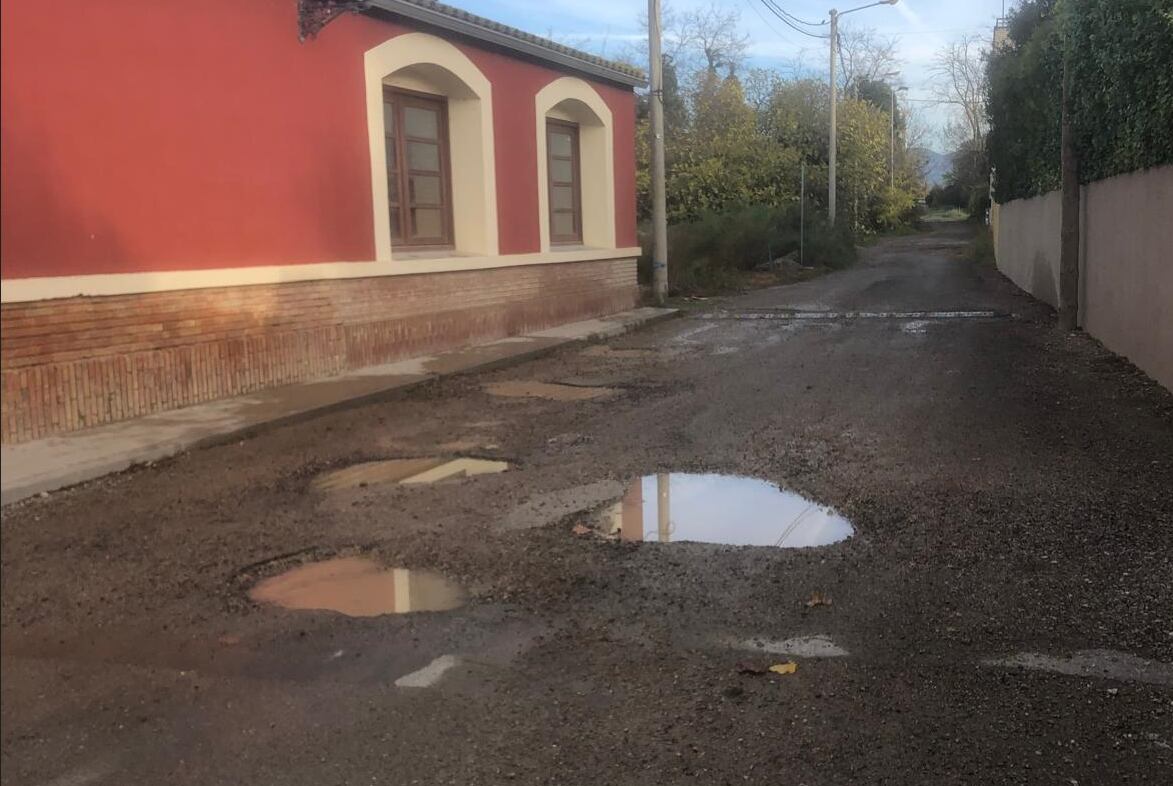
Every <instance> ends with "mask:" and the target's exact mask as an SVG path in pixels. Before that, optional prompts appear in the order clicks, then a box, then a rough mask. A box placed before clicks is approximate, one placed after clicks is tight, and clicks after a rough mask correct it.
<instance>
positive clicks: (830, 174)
mask: <svg viewBox="0 0 1173 786" xmlns="http://www.w3.org/2000/svg"><path fill="white" fill-rule="evenodd" d="M898 2H900V0H876V2H874V3H868V4H867V5H861V6H859V7H858V8H851V9H848V10H847V11H844V12H842V13H840V12H839V11H836V10H835V9H834V8H832V9H831V13H830V16H831V35H830V36H829V38H830V39H831V143H830V145H829V146H828V147H829V148H830V149H829V150H828V156H827V220H828V222H829V223H830V224H831V225H832V226H834V225H835V190H836V183H835V170H836V164H837V163H838V161H837V159H838V157H839V151H838V150H837V149H836V148H837V147H838V139H839V138H838V135H837V134H836V128H835V125H836V122H837V120H838V117H837V109H838V107H837V106H836V105H837V104H838V103H839V86H838V85H837V84H835V53H836V50H837V49H838V47H839V17H841V16H845V15H846V14H854V13H855V12H856V11H862V10H864V9H865V8H875V7H876V6H878V5H896V4H897V3H898Z"/></svg>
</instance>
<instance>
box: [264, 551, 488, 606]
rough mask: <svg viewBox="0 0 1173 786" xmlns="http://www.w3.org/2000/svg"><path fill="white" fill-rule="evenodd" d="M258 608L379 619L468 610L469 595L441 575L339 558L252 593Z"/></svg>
mask: <svg viewBox="0 0 1173 786" xmlns="http://www.w3.org/2000/svg"><path fill="white" fill-rule="evenodd" d="M249 597H250V598H252V599H253V600H254V601H256V602H258V603H270V604H273V605H277V606H281V607H283V608H287V609H302V610H321V611H337V612H339V613H341V614H345V615H347V616H349V617H377V616H379V615H382V614H408V613H410V612H414V611H448V610H450V609H454V608H457V607H458V606H462V605H463V604H464V602H465V600H466V596H465V592H464V590H463V589H462V588H461V587H460V586H459V585H458V584H454V583H453V582H451V581H449V580H448V579H446V578H445V577H444V576H442V575H441V574H439V573H434V572H432V571H426V570H407V569H404V568H390V569H387V568H384V567H382V566H381V565H379V564H377V563H375V562H373V561H371V560H369V559H364V558H362V557H339V558H337V559H330V560H326V561H324V562H314V563H310V564H308V565H301V566H299V567H296V568H293V569H292V570H288V571H286V572H285V573H281V574H279V575H277V576H273V577H271V578H267V579H265V580H264V581H261V582H260V583H258V584H257V585H256V586H255V587H253V588H252V590H251V591H250V592H249Z"/></svg>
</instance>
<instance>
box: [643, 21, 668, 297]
mask: <svg viewBox="0 0 1173 786" xmlns="http://www.w3.org/2000/svg"><path fill="white" fill-rule="evenodd" d="M648 52H649V53H650V55H651V63H650V65H651V68H650V69H649V70H650V74H651V82H652V83H651V86H650V89H651V93H650V94H649V95H648V101H649V103H650V106H651V110H652V292H653V295H654V296H655V299H656V303H657V304H659V305H663V304H664V301H665V299H667V297H668V201H667V196H666V194H665V185H664V179H665V172H664V60H663V58H662V56H661V54H660V0H648Z"/></svg>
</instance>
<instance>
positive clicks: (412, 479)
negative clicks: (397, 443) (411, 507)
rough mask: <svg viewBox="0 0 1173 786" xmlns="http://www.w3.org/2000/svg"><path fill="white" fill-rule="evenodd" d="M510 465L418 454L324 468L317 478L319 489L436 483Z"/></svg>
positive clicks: (476, 459) (489, 472)
mask: <svg viewBox="0 0 1173 786" xmlns="http://www.w3.org/2000/svg"><path fill="white" fill-rule="evenodd" d="M507 469H509V462H507V461H493V460H490V459H479V458H455V459H449V458H415V459H388V460H386V461H365V462H363V463H361V464H354V465H352V466H349V467H344V468H342V469H335V470H331V471H329V472H325V473H323V474H321V475H319V476H318V477H317V478H315V479H314V482H313V484H312V486H313V488H314V489H316V490H317V491H338V490H340V489H350V488H357V487H359V486H375V485H382V484H387V483H399V484H409V485H410V484H415V483H436V482H437V481H441V480H450V479H452V478H466V477H472V476H474V475H492V474H496V473H498V472H504V471H505V470H507Z"/></svg>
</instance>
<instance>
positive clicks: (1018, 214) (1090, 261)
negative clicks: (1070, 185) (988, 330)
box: [994, 166, 1173, 390]
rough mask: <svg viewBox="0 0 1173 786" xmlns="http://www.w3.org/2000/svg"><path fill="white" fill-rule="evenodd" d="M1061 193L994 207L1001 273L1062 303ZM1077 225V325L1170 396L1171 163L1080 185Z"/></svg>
mask: <svg viewBox="0 0 1173 786" xmlns="http://www.w3.org/2000/svg"><path fill="white" fill-rule="evenodd" d="M1060 201H1061V199H1060V194H1059V192H1058V191H1052V192H1051V193H1049V194H1045V195H1043V196H1040V197H1035V198H1033V199H1020V200H1015V201H1013V202H1008V203H1006V204H1004V205H999V206H998V207H997V210H996V220H995V222H994V250H995V254H996V255H997V260H998V269H999V270H1001V271H1002V272H1003V273H1004V274H1005V275H1006V276H1007V277H1008V278H1009V279H1010V280H1011V281H1013V282H1014V283H1015V284H1017V285H1018V286H1019V287H1021V288H1022V289H1024V290H1026V291H1027V292H1029V293H1030V294H1031V295H1033V296H1034V297H1036V298H1038V299H1039V300H1042V301H1044V302H1046V303H1049V304H1051V305H1052V306H1058V305H1059V297H1058V292H1059V229H1060ZM1080 218H1081V220H1080V242H1081V248H1080V280H1079V317H1080V324H1081V325H1082V326H1083V328H1084V330H1086V331H1087V332H1088V333H1089V334H1090V335H1092V336H1094V337H1095V338H1097V339H1099V340H1100V341H1101V342H1103V344H1104V346H1106V347H1107V348H1108V349H1110V350H1112V351H1113V352H1116V353H1118V354H1121V355H1124V356H1125V357H1127V358H1128V359H1129V360H1130V361H1132V362H1133V363H1135V364H1136V365H1137V366H1138V367H1139V368H1141V369H1142V370H1143V371H1144V372H1145V373H1147V374H1148V375H1149V376H1151V377H1152V378H1153V379H1155V380H1157V381H1158V382H1160V383H1161V384H1162V385H1164V386H1165V387H1166V388H1169V389H1170V390H1173V166H1165V167H1158V168H1155V169H1149V170H1145V171H1142V172H1133V173H1131V174H1127V175H1121V176H1119V177H1113V178H1109V179H1107V180H1101V181H1098V182H1096V183H1092V184H1090V185H1088V186H1085V187H1084V189H1083V196H1082V202H1081V217H1080Z"/></svg>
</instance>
